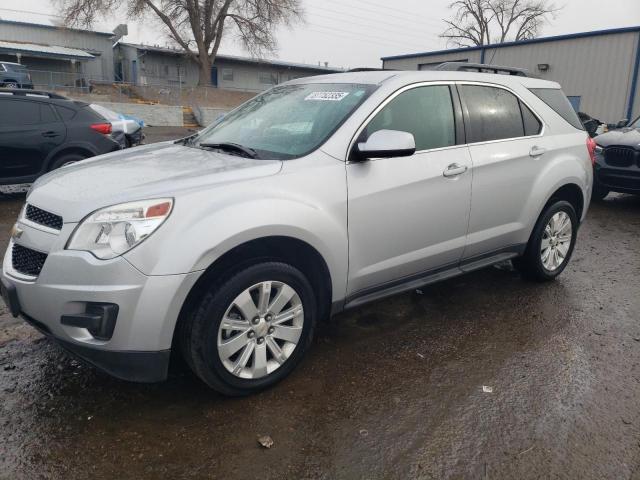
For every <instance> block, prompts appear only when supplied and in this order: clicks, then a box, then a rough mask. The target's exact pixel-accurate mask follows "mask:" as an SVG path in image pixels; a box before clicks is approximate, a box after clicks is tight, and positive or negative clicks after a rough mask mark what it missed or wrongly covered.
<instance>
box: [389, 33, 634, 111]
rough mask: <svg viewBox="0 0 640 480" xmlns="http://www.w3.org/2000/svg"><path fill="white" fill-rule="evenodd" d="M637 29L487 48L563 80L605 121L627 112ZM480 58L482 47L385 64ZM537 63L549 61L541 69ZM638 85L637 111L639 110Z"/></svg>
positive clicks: (411, 66) (494, 60) (503, 60)
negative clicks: (545, 70) (544, 68)
mask: <svg viewBox="0 0 640 480" xmlns="http://www.w3.org/2000/svg"><path fill="white" fill-rule="evenodd" d="M639 35H640V33H638V32H627V33H616V34H607V35H599V36H592V37H583V38H576V39H565V40H556V41H550V42H541V43H532V44H524V45H514V46H508V47H503V48H495V49H491V48H487V49H486V50H485V56H484V60H485V63H487V64H494V65H507V66H512V67H520V68H526V69H527V70H529V71H531V72H533V73H534V74H536V75H538V76H540V77H541V78H544V79H548V80H553V81H556V82H559V83H560V84H561V85H562V87H563V89H564V91H565V93H566V94H567V95H568V96H573V97H580V110H581V111H583V112H586V113H588V114H589V115H591V116H594V117H596V118H599V119H601V120H603V121H607V122H616V121H618V120H620V119H621V118H626V116H627V107H628V102H629V98H630V90H631V84H632V81H633V80H632V77H633V69H634V65H635V59H636V50H637V47H638V37H639ZM466 58H468V61H470V62H479V61H480V51H478V50H475V51H471V52H454V53H451V54H444V55H434V56H421V57H414V58H404V59H397V60H388V61H385V62H384V67H385V68H396V69H402V70H418V69H419V68H420V66H421V65H423V64H429V63H436V62H444V61H455V60H463V59H466ZM539 64H548V65H549V70H548V71H547V72H542V71H540V70H539V69H538V65H539ZM639 96H640V91H638V93H637V95H636V102H635V108H634V115H638V114H640V98H638V97H639Z"/></svg>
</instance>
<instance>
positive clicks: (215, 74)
mask: <svg viewBox="0 0 640 480" xmlns="http://www.w3.org/2000/svg"><path fill="white" fill-rule="evenodd" d="M211 85H212V86H214V87H217V86H218V67H216V66H213V67H211Z"/></svg>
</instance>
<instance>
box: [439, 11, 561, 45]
mask: <svg viewBox="0 0 640 480" xmlns="http://www.w3.org/2000/svg"><path fill="white" fill-rule="evenodd" d="M449 8H450V9H451V10H453V11H454V17H453V19H452V20H444V22H445V23H446V24H447V28H446V30H445V31H444V32H443V33H442V34H441V35H440V37H441V38H446V39H447V41H448V43H450V44H452V45H456V46H459V47H468V46H477V45H488V44H490V43H492V42H494V43H503V42H506V41H511V40H515V41H517V40H526V39H529V38H535V37H537V36H538V35H539V34H540V31H541V30H542V27H543V26H544V24H545V23H546V22H548V21H549V19H550V18H555V15H556V14H557V12H558V11H559V10H560V8H559V7H556V6H555V5H554V4H553V3H551V2H550V1H549V0H456V1H454V2H453V3H451V4H450V5H449Z"/></svg>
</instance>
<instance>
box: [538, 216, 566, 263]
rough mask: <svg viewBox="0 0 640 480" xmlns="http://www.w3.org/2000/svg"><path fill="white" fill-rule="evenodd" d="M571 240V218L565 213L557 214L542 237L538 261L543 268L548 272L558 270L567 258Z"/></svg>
mask: <svg viewBox="0 0 640 480" xmlns="http://www.w3.org/2000/svg"><path fill="white" fill-rule="evenodd" d="M572 239H573V225H572V223H571V218H570V217H569V215H568V214H567V213H566V212H563V211H560V212H557V213H556V214H555V215H553V216H552V217H551V219H550V220H549V223H547V226H546V227H545V229H544V234H543V236H542V242H541V245H540V259H541V260H542V265H543V266H544V268H546V269H547V270H548V271H550V272H553V271H555V270H557V269H558V268H560V266H561V265H562V264H563V263H564V262H565V260H566V258H567V255H568V253H569V249H570V248H571V241H572Z"/></svg>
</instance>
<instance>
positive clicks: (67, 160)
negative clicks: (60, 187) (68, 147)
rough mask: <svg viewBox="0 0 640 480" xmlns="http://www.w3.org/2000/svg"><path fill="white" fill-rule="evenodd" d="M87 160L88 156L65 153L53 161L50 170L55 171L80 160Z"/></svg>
mask: <svg viewBox="0 0 640 480" xmlns="http://www.w3.org/2000/svg"><path fill="white" fill-rule="evenodd" d="M85 158H87V156H86V155H83V154H81V153H65V154H63V155H61V156H60V157H58V158H56V159H55V160H54V161H53V163H52V164H51V167H50V168H49V170H55V169H57V168H60V167H65V166H67V165H71V164H73V163H76V162H79V161H80V160H84V159H85Z"/></svg>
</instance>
